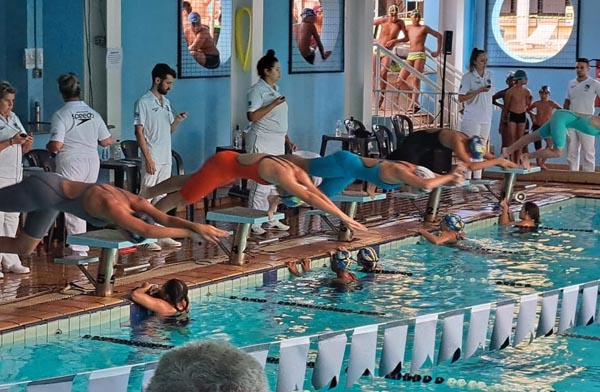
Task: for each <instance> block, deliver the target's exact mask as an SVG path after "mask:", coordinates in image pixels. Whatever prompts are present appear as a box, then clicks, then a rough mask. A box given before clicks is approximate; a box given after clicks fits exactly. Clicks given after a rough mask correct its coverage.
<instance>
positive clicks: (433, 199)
mask: <svg viewBox="0 0 600 392" xmlns="http://www.w3.org/2000/svg"><path fill="white" fill-rule="evenodd" d="M469 185H471V182H470V181H469V180H465V181H463V183H462V184H460V185H442V186H440V187H437V188H435V189H432V190H431V193H429V198H427V206H426V207H425V214H424V217H423V220H424V221H425V222H435V219H436V218H437V213H438V209H439V208H440V200H441V198H442V190H444V189H453V188H462V187H465V186H469Z"/></svg>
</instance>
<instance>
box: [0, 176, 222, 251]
mask: <svg viewBox="0 0 600 392" xmlns="http://www.w3.org/2000/svg"><path fill="white" fill-rule="evenodd" d="M0 211H4V212H27V218H26V220H25V225H24V227H23V229H22V230H21V231H20V232H19V234H17V237H16V238H11V237H0V249H1V250H2V252H5V253H18V254H29V253H31V252H32V251H33V250H34V249H35V247H36V246H37V244H38V243H39V242H40V241H41V239H42V238H43V237H44V235H46V233H47V232H48V230H49V229H50V226H51V225H52V224H53V223H54V220H55V219H56V216H57V215H58V213H59V212H68V213H71V214H73V215H75V216H77V217H79V218H81V219H85V220H86V221H87V222H89V223H91V224H92V225H94V226H98V227H103V226H106V225H108V224H116V225H117V226H119V227H120V228H122V229H124V230H125V231H126V233H127V234H128V235H129V237H130V240H132V241H135V240H136V238H138V239H142V238H167V237H169V238H170V237H176V238H181V237H189V238H193V239H196V240H199V239H201V238H204V239H206V240H208V241H211V242H214V243H216V242H217V241H218V239H219V238H220V237H227V236H228V235H229V234H228V233H227V232H226V231H224V230H220V229H217V228H216V227H214V226H210V225H203V224H199V223H194V222H189V221H186V220H184V219H181V218H177V217H174V216H169V215H167V214H165V213H163V212H162V211H159V210H157V209H156V208H154V206H153V205H152V204H150V203H149V202H148V201H147V200H146V199H144V198H142V197H140V196H137V195H134V194H132V193H130V192H127V191H125V190H123V189H120V188H116V187H114V186H111V185H108V184H88V183H82V182H76V181H70V180H67V179H65V178H64V177H62V176H60V175H59V174H56V173H50V172H39V173H38V172H36V173H33V174H31V175H30V176H28V177H25V179H24V180H23V181H22V182H20V183H17V184H14V185H11V186H7V187H5V188H1V189H0ZM148 218H150V219H151V220H153V221H155V222H156V223H158V224H160V225H162V226H158V225H154V224H151V223H148V222H147V220H148ZM163 226H164V227H163ZM138 242H139V241H138Z"/></svg>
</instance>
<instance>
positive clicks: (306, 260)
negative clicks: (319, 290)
mask: <svg viewBox="0 0 600 392" xmlns="http://www.w3.org/2000/svg"><path fill="white" fill-rule="evenodd" d="M310 262H311V259H310V257H305V258H303V259H302V260H300V264H302V271H304V272H308V271H310Z"/></svg>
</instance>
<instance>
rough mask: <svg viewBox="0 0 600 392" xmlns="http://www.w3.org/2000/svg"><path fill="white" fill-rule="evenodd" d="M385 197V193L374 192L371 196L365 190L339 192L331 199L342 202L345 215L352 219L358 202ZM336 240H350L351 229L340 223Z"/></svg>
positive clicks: (367, 201)
mask: <svg viewBox="0 0 600 392" xmlns="http://www.w3.org/2000/svg"><path fill="white" fill-rule="evenodd" d="M386 198H387V195H386V194H385V193H376V194H375V195H374V196H373V197H371V196H369V195H368V194H367V193H365V192H350V191H346V192H344V193H340V194H339V195H336V196H332V197H331V201H333V202H339V203H342V210H343V211H344V212H345V213H346V215H348V216H349V217H350V218H352V219H354V217H355V216H356V209H357V208H358V203H369V202H372V201H378V200H385V199H386ZM338 240H339V241H350V240H352V230H350V229H348V227H346V225H344V224H343V223H342V224H340V228H339V230H338Z"/></svg>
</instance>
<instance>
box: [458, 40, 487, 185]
mask: <svg viewBox="0 0 600 392" xmlns="http://www.w3.org/2000/svg"><path fill="white" fill-rule="evenodd" d="M486 66H487V53H486V52H485V50H483V49H477V48H474V49H473V51H472V52H471V58H470V59H469V72H467V73H465V74H464V75H463V77H462V79H461V82H460V90H459V92H458V101H459V102H461V103H463V105H464V113H463V116H462V123H461V131H462V132H464V133H466V134H467V135H468V136H469V137H472V136H479V137H480V138H481V140H482V142H483V144H484V146H487V142H488V139H489V137H490V129H491V127H492V109H493V107H492V95H493V94H492V74H491V72H490V71H488V70H487V67H486ZM486 150H487V149H486ZM474 161H475V162H476V161H477V160H476V159H474ZM465 179H467V180H470V179H471V172H467V173H466V175H465ZM473 179H474V180H480V179H481V170H474V171H473ZM467 190H469V191H471V192H479V189H478V187H477V186H475V185H471V186H470V187H468V188H467Z"/></svg>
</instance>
